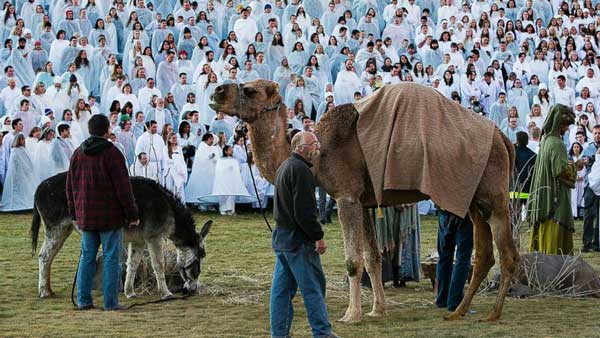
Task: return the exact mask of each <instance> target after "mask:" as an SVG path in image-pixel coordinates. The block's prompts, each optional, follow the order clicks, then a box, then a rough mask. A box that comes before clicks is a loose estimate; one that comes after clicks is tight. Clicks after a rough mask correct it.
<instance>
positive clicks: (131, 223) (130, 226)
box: [129, 218, 140, 229]
mask: <svg viewBox="0 0 600 338" xmlns="http://www.w3.org/2000/svg"><path fill="white" fill-rule="evenodd" d="M138 225H140V220H139V218H137V219H135V220H133V221H129V229H133V228H135V227H137V226H138Z"/></svg>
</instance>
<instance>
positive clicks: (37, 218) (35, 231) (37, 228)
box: [29, 202, 42, 256]
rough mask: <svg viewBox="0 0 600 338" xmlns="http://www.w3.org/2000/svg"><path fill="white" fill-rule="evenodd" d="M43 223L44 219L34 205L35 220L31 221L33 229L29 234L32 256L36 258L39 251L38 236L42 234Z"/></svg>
mask: <svg viewBox="0 0 600 338" xmlns="http://www.w3.org/2000/svg"><path fill="white" fill-rule="evenodd" d="M41 223H42V218H41V217H40V213H39V211H38V209H37V207H36V205H35V202H34V204H33V219H32V220H31V229H30V230H29V233H30V235H31V256H35V253H36V251H37V242H38V235H39V233H40V224H41Z"/></svg>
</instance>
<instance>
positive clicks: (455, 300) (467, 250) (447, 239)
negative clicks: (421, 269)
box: [435, 210, 473, 311]
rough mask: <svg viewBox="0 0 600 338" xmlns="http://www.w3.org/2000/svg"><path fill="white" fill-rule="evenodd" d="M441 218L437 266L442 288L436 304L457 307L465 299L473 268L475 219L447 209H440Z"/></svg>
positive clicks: (450, 307)
mask: <svg viewBox="0 0 600 338" xmlns="http://www.w3.org/2000/svg"><path fill="white" fill-rule="evenodd" d="M438 221H439V227H438V242H437V250H438V254H439V256H440V260H439V261H438V265H437V270H436V276H437V280H438V292H437V299H436V301H435V304H436V305H437V307H446V308H448V310H450V311H454V310H455V309H456V308H457V307H458V305H459V304H460V302H461V301H462V299H463V296H464V288H465V282H466V281H467V278H468V277H469V270H470V268H471V254H472V253H473V223H471V219H470V218H469V217H468V216H467V218H465V219H462V218H460V217H458V216H456V215H454V214H451V213H449V212H447V211H444V210H438ZM455 248H456V262H455V263H454V262H453V261H454V251H455ZM453 263H454V267H452V265H453Z"/></svg>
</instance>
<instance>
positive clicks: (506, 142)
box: [496, 129, 516, 178]
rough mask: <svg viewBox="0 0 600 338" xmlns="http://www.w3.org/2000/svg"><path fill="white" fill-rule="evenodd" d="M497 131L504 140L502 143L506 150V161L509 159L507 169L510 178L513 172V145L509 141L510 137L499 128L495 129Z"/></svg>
mask: <svg viewBox="0 0 600 338" xmlns="http://www.w3.org/2000/svg"><path fill="white" fill-rule="evenodd" d="M496 130H497V131H498V133H499V134H500V135H501V136H502V140H503V141H504V145H505V146H506V150H507V151H508V161H509V169H510V177H511V178H512V177H513V175H514V174H515V156H516V155H515V146H514V145H513V144H512V142H510V139H509V138H508V137H507V136H506V135H504V133H503V132H501V131H500V130H499V129H496Z"/></svg>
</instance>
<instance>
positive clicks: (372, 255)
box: [362, 208, 387, 317]
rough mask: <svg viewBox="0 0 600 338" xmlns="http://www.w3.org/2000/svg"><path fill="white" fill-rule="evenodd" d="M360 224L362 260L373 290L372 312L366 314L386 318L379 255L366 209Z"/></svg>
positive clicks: (373, 225)
mask: <svg viewBox="0 0 600 338" xmlns="http://www.w3.org/2000/svg"><path fill="white" fill-rule="evenodd" d="M362 224H363V226H364V236H365V237H364V241H365V242H364V244H365V246H364V250H365V251H364V258H365V265H366V267H367V272H368V273H369V277H370V278H371V288H372V289H373V310H372V311H371V312H369V313H368V314H367V316H371V317H382V316H386V315H387V313H386V311H385V294H384V292H383V282H382V281H381V255H380V253H379V247H378V246H377V239H376V237H375V224H373V218H372V217H371V215H370V214H369V212H368V209H365V208H363V216H362Z"/></svg>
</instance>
